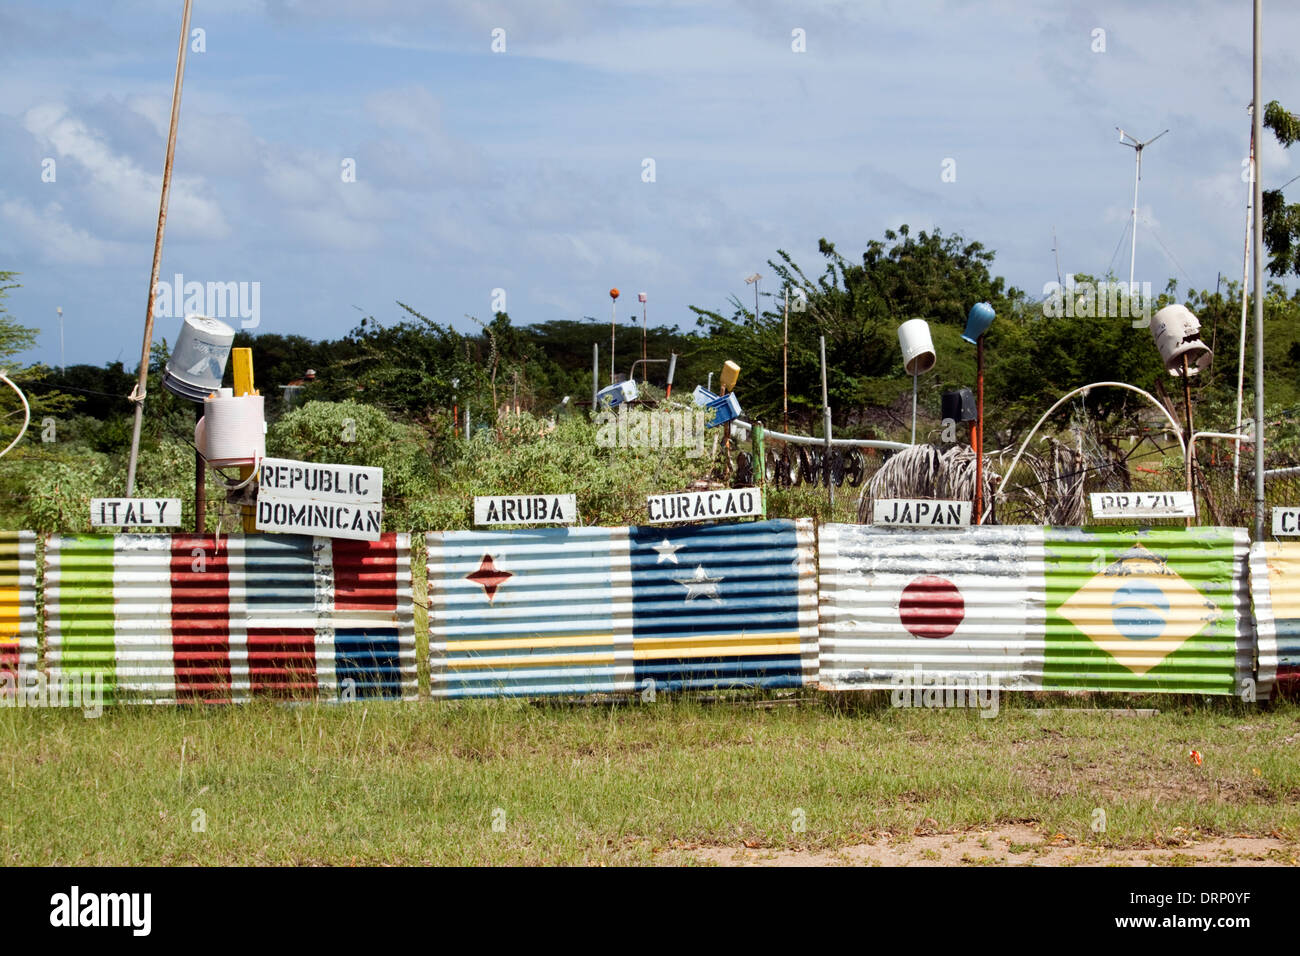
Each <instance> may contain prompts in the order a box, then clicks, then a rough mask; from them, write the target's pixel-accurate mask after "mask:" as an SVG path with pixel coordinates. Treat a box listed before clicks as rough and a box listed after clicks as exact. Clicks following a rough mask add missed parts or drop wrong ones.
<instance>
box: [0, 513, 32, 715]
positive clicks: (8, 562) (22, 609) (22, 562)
mask: <svg viewBox="0 0 1300 956" xmlns="http://www.w3.org/2000/svg"><path fill="white" fill-rule="evenodd" d="M36 665H37V647H36V534H35V533H34V532H32V531H0V695H4V696H12V695H14V694H15V693H16V692H17V690H18V689H19V687H21V686H22V685H23V683H24V682H25V681H26V680H27V679H28V677H29V675H31V674H33V673H34V672H35V670H36Z"/></svg>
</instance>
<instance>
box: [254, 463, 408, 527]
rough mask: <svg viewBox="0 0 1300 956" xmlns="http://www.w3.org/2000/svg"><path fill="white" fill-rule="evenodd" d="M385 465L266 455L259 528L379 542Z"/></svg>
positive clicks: (260, 481)
mask: <svg viewBox="0 0 1300 956" xmlns="http://www.w3.org/2000/svg"><path fill="white" fill-rule="evenodd" d="M383 517H384V469H382V468H370V467H368V466H365V465H323V464H317V463H315V462H309V461H291V460H288V459H285V458H263V459H262V465H261V470H260V471H259V472H258V489H257V530H258V531H279V532H282V533H284V534H314V535H321V536H322V537H327V538H352V539H354V540H358V541H378V540H379V536H380V534H381V529H382V525H383Z"/></svg>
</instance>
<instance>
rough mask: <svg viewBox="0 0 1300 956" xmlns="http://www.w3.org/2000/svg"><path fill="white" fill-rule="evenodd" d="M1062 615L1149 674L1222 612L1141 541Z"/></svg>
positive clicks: (1087, 586) (1070, 601)
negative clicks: (1141, 543)
mask: <svg viewBox="0 0 1300 956" xmlns="http://www.w3.org/2000/svg"><path fill="white" fill-rule="evenodd" d="M1059 613H1060V615H1061V616H1062V617H1063V618H1065V619H1066V620H1067V621H1069V622H1070V623H1071V624H1073V625H1074V626H1075V627H1077V628H1078V629H1079V630H1080V631H1082V632H1083V633H1084V634H1086V635H1087V636H1088V638H1089V639H1090V640H1091V641H1092V642H1093V643H1094V644H1096V645H1097V647H1099V648H1101V649H1102V650H1103V651H1105V652H1106V653H1108V654H1109V655H1110V656H1111V657H1113V658H1114V659H1115V661H1116V662H1117V663H1119V664H1121V665H1123V666H1124V667H1127V668H1128V669H1129V670H1131V671H1132V672H1133V673H1134V674H1145V673H1146V672H1147V671H1149V670H1151V668H1153V667H1155V666H1156V665H1157V664H1159V663H1160V662H1161V661H1163V660H1164V659H1165V658H1166V657H1168V656H1169V655H1170V654H1172V653H1173V652H1174V651H1176V650H1178V648H1180V647H1182V646H1183V644H1184V643H1185V642H1186V641H1187V640H1188V639H1189V638H1192V637H1195V636H1196V635H1197V634H1199V633H1201V631H1203V630H1205V628H1206V627H1207V626H1208V625H1209V624H1211V623H1213V622H1214V621H1216V620H1217V619H1218V617H1219V614H1220V611H1219V608H1218V607H1217V606H1216V605H1215V604H1214V603H1213V602H1212V601H1210V600H1208V599H1207V598H1206V597H1205V595H1203V594H1202V593H1201V592H1200V591H1198V590H1197V589H1196V588H1195V587H1194V586H1192V585H1191V584H1189V583H1188V582H1187V581H1186V580H1184V579H1183V578H1182V577H1180V576H1179V575H1178V573H1177V572H1175V571H1174V570H1173V569H1171V568H1170V567H1169V566H1168V565H1167V564H1166V563H1165V562H1164V561H1162V560H1161V559H1160V558H1158V557H1157V556H1156V555H1154V554H1152V553H1151V552H1150V551H1148V550H1147V549H1146V548H1144V547H1143V546H1142V545H1140V544H1139V545H1137V546H1136V547H1135V548H1133V549H1132V550H1130V551H1128V552H1126V553H1125V554H1124V556H1122V557H1121V558H1119V559H1118V560H1117V561H1115V562H1114V563H1112V564H1111V565H1109V566H1108V567H1107V568H1106V569H1105V570H1103V571H1102V572H1101V573H1099V574H1096V575H1094V576H1093V577H1092V578H1090V579H1089V580H1088V581H1087V583H1085V584H1084V585H1083V587H1081V588H1079V590H1077V591H1076V592H1074V594H1072V595H1071V596H1070V597H1069V598H1068V599H1067V600H1065V601H1063V602H1062V603H1061V606H1060V612H1059Z"/></svg>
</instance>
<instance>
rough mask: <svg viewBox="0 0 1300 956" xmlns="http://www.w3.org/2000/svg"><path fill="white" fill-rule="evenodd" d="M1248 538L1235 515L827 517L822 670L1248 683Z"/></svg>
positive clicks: (973, 681)
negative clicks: (1207, 523) (1109, 521)
mask: <svg viewBox="0 0 1300 956" xmlns="http://www.w3.org/2000/svg"><path fill="white" fill-rule="evenodd" d="M1247 543H1248V542H1247V537H1246V532H1245V531H1244V530H1242V529H1233V528H1188V529H1182V528H1150V529H1144V530H1138V529H1119V528H1099V529H1079V528H1035V527H1022V526H1011V525H1007V526H988V527H981V528H968V529H963V530H946V531H933V532H931V531H912V530H908V531H904V530H901V529H895V528H883V527H869V526H861V525H824V526H823V527H822V529H821V541H820V549H819V562H820V569H821V576H820V580H821V600H820V613H821V657H820V669H819V684H820V686H822V687H823V688H825V689H830V690H851V689H873V688H876V689H882V688H892V687H898V686H900V685H911V684H914V683H916V682H918V681H920V682H924V683H925V684H939V685H943V684H960V685H962V686H966V687H970V688H981V689H983V688H998V689H1002V690H1096V691H1166V692H1180V693H1188V692H1195V693H1206V694H1234V693H1238V692H1239V691H1240V690H1241V689H1242V687H1243V681H1244V680H1246V679H1247V678H1250V677H1251V676H1252V674H1253V660H1252V658H1253V651H1254V634H1253V628H1252V623H1251V617H1250V610H1249V596H1248V594H1247V562H1246V557H1247Z"/></svg>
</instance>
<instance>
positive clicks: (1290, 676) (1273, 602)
mask: <svg viewBox="0 0 1300 956" xmlns="http://www.w3.org/2000/svg"><path fill="white" fill-rule="evenodd" d="M1250 589H1251V596H1252V598H1253V599H1254V605H1255V627H1256V629H1257V631H1258V634H1259V638H1258V641H1259V645H1258V661H1257V673H1256V679H1257V681H1258V685H1259V696H1260V697H1264V696H1267V692H1268V691H1269V690H1270V689H1271V688H1272V685H1273V684H1274V682H1277V683H1279V684H1289V683H1293V682H1296V681H1300V542H1295V541H1287V542H1273V541H1256V542H1255V543H1254V544H1253V545H1251V548H1250Z"/></svg>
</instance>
